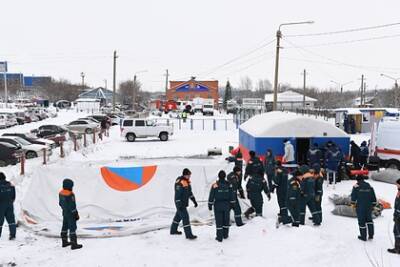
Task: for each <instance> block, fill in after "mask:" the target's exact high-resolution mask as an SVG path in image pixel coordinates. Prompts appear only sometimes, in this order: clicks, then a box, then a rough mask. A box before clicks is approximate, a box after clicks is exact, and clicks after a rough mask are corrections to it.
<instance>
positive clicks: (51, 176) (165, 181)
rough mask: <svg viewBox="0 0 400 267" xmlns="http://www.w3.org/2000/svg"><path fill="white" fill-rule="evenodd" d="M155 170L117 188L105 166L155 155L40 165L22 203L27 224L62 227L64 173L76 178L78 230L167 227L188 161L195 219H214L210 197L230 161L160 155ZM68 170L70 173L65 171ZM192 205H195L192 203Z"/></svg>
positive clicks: (92, 233) (46, 230) (52, 231)
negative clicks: (127, 187)
mask: <svg viewBox="0 0 400 267" xmlns="http://www.w3.org/2000/svg"><path fill="white" fill-rule="evenodd" d="M158 162H159V164H158V165H157V167H156V171H155V173H154V176H153V177H152V179H150V180H149V181H148V182H147V183H146V184H145V185H143V186H142V187H140V188H138V189H136V190H132V191H118V190H115V189H114V188H112V187H110V186H109V184H108V183H107V182H106V181H105V179H104V178H103V175H102V173H101V171H100V170H101V168H102V167H104V166H107V167H112V168H122V167H132V166H149V165H154V164H151V162H150V161H142V162H138V161H137V160H135V161H134V162H128V161H126V162H118V163H110V164H104V165H103V164H93V163H91V164H87V165H84V164H80V163H74V164H70V165H68V166H56V165H54V166H48V167H46V170H45V171H44V170H43V169H42V168H40V169H39V170H38V171H37V172H36V173H35V174H34V175H33V178H32V182H31V185H30V188H29V190H28V191H27V193H26V195H25V196H24V199H23V201H22V204H21V209H22V211H23V213H24V216H23V218H24V221H25V223H24V225H26V226H28V227H29V228H31V229H33V230H34V231H35V232H37V233H39V234H44V235H49V236H58V235H59V232H60V229H61V228H60V227H61V220H62V216H61V208H60V207H59V205H58V192H59V191H60V189H61V186H62V181H63V179H64V178H70V179H72V180H73V181H74V183H75V185H74V192H75V195H76V200H77V207H78V211H79V215H80V218H81V219H80V221H79V222H78V226H79V227H78V232H77V233H78V235H80V236H86V237H99V236H116V235H127V234H134V233H142V232H145V231H149V230H155V229H160V228H164V227H168V226H169V225H170V223H171V220H172V217H173V215H174V213H175V205H174V183H175V179H176V178H177V177H178V176H179V175H180V174H181V172H182V169H183V168H185V167H187V168H189V169H190V170H191V171H192V177H191V181H192V188H193V193H194V195H195V196H196V198H197V200H198V202H199V203H200V207H199V208H197V209H196V210H192V209H193V208H190V209H191V210H190V213H191V219H192V221H195V222H197V223H209V222H210V219H211V216H210V215H211V214H210V213H209V212H208V210H207V205H206V200H207V198H208V194H209V189H210V186H211V184H212V182H214V181H215V180H216V175H217V173H218V171H219V170H221V169H226V171H229V170H230V169H231V166H228V165H227V164H226V163H225V162H223V161H221V160H212V159H205V160H198V159H197V160H185V162H182V161H181V160H175V161H172V160H168V161H161V163H160V161H158ZM66 174H68V175H66ZM190 206H191V207H193V206H192V205H191V203H190Z"/></svg>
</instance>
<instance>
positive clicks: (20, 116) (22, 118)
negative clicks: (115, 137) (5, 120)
mask: <svg viewBox="0 0 400 267" xmlns="http://www.w3.org/2000/svg"><path fill="white" fill-rule="evenodd" d="M14 114H15V116H16V118H17V122H18V124H19V125H22V124H25V113H24V112H15V113H14Z"/></svg>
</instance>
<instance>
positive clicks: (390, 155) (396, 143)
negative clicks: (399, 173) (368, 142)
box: [375, 120, 400, 170]
mask: <svg viewBox="0 0 400 267" xmlns="http://www.w3.org/2000/svg"><path fill="white" fill-rule="evenodd" d="M399 136H400V121H398V120H383V121H381V122H380V123H379V126H378V130H377V134H376V145H375V153H376V156H377V157H378V158H379V160H380V165H381V166H383V167H386V168H397V169H399V170H400V138H399Z"/></svg>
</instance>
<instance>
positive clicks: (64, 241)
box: [61, 233, 71, 248]
mask: <svg viewBox="0 0 400 267" xmlns="http://www.w3.org/2000/svg"><path fill="white" fill-rule="evenodd" d="M61 241H62V247H63V248H65V247H68V246H70V245H71V242H68V235H67V233H62V234H61Z"/></svg>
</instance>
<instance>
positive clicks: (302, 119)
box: [240, 111, 348, 138]
mask: <svg viewBox="0 0 400 267" xmlns="http://www.w3.org/2000/svg"><path fill="white" fill-rule="evenodd" d="M240 129H241V130H243V131H245V132H247V133H248V134H250V135H252V136H254V137H305V138H309V137H348V135H347V134H346V133H345V132H344V131H342V130H341V129H339V128H337V127H335V126H334V125H333V124H332V123H329V122H326V121H323V120H319V119H314V118H310V117H306V116H302V115H296V114H295V113H287V112H281V111H273V112H268V113H263V114H260V115H256V116H254V117H253V118H251V119H250V120H248V121H246V122H245V123H243V124H242V125H241V126H240Z"/></svg>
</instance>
